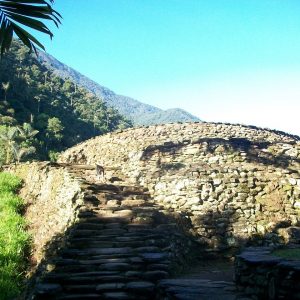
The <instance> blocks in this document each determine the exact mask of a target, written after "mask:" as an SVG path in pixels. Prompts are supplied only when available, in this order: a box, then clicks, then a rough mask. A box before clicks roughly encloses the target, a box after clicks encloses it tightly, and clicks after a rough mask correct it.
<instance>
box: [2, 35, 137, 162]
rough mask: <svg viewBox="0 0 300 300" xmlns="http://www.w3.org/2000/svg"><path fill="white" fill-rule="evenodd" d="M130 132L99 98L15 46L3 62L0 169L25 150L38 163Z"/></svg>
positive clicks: (126, 123) (126, 124)
mask: <svg viewBox="0 0 300 300" xmlns="http://www.w3.org/2000/svg"><path fill="white" fill-rule="evenodd" d="M131 126H132V122H131V121H130V120H128V119H127V118H125V117H124V116H123V115H121V114H120V113H119V112H118V111H117V110H116V109H114V108H112V107H108V105H107V104H106V103H104V102H103V101H102V100H101V99H100V98H99V97H97V96H95V95H94V94H92V93H91V92H90V91H88V90H87V89H85V88H83V87H78V85H76V84H75V83H73V82H72V81H71V80H68V79H63V78H61V77H59V76H57V75H55V74H54V73H53V72H51V71H50V70H49V69H48V68H46V67H45V66H44V65H43V64H42V63H41V62H40V61H39V60H37V58H36V56H35V55H34V54H30V53H28V49H27V48H26V47H25V46H23V45H22V44H21V43H20V42H18V41H17V40H13V43H12V46H11V49H10V51H9V52H7V53H6V54H5V55H4V56H3V58H2V59H1V60H0V165H1V163H3V162H6V163H9V162H11V161H13V159H14V157H15V158H16V159H18V158H19V156H20V155H21V154H22V153H24V149H27V153H28V155H29V154H30V153H29V152H31V154H32V155H31V157H32V158H34V159H37V158H39V159H48V158H49V156H50V158H51V155H52V157H53V158H54V156H55V155H56V153H57V152H59V151H62V150H64V149H66V148H69V147H71V146H73V145H75V144H77V143H80V142H82V141H84V140H86V139H89V138H92V137H95V136H97V135H100V134H104V133H107V132H110V131H114V130H117V129H124V128H127V127H131ZM17 148H18V149H17ZM33 149H34V150H33ZM16 151H18V155H19V156H18V155H17V154H16ZM33 151H35V153H33ZM23 156H24V155H23Z"/></svg>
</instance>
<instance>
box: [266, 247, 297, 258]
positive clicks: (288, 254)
mask: <svg viewBox="0 0 300 300" xmlns="http://www.w3.org/2000/svg"><path fill="white" fill-rule="evenodd" d="M272 254H273V255H275V256H279V257H282V258H286V259H300V249H277V250H275V251H274V252H273V253H272Z"/></svg>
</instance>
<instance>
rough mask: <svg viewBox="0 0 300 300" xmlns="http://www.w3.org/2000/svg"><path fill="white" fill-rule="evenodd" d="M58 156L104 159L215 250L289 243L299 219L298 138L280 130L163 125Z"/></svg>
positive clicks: (115, 172) (88, 160)
mask: <svg viewBox="0 0 300 300" xmlns="http://www.w3.org/2000/svg"><path fill="white" fill-rule="evenodd" d="M60 161H61V162H73V163H87V164H95V163H100V164H102V165H103V166H104V167H105V168H106V169H107V170H110V172H111V175H112V176H118V177H122V178H125V179H127V180H129V181H131V182H134V183H138V184H141V185H143V186H145V187H147V188H149V190H150V192H151V194H152V196H153V197H154V198H155V200H156V201H157V202H159V203H160V204H163V205H164V207H165V208H168V209H169V210H173V211H175V212H178V213H180V214H182V215H184V216H185V218H186V220H187V223H189V224H190V232H191V233H192V234H193V235H194V236H195V238H196V239H197V240H198V241H199V242H200V243H202V244H204V245H207V246H209V248H210V249H216V250H221V249H226V248H228V247H232V246H238V245H240V243H243V242H244V243H246V242H248V241H249V240H250V241H254V240H256V241H257V242H258V243H265V244H268V245H274V244H278V243H282V242H288V241H289V240H290V239H292V238H293V237H292V236H291V235H290V234H289V232H290V230H289V227H290V226H298V225H299V220H300V219H299V216H300V174H299V166H300V142H299V138H298V137H295V136H290V135H287V134H284V133H281V132H274V131H270V130H263V129H258V128H255V127H247V126H241V125H228V124H214V123H186V124H167V125H157V126H150V127H147V128H144V127H143V128H137V129H129V130H125V131H123V132H116V133H111V134H107V135H104V136H100V137H97V138H95V139H92V140H89V141H87V142H85V143H82V144H79V145H77V146H75V147H73V148H71V149H69V150H67V151H66V152H64V153H63V154H62V155H61V157H60Z"/></svg>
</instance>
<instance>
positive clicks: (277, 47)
mask: <svg viewBox="0 0 300 300" xmlns="http://www.w3.org/2000/svg"><path fill="white" fill-rule="evenodd" d="M55 9H57V10H58V11H59V12H60V13H61V14H62V16H63V18H64V20H63V24H62V26H61V27H60V28H59V29H54V30H53V31H54V39H53V41H52V42H50V41H49V39H47V38H46V37H44V36H41V35H38V36H39V37H40V39H41V40H42V41H43V42H44V44H45V46H46V48H47V51H48V52H49V53H50V54H52V55H53V56H55V57H56V58H57V59H59V60H60V61H62V62H64V63H66V64H68V65H69V66H71V67H73V68H74V69H76V70H78V71H80V72H81V73H82V74H84V75H86V76H88V77H90V78H91V79H93V80H95V81H96V82H98V83H100V84H101V85H104V86H106V87H108V88H110V89H111V90H113V91H115V92H116V93H119V94H123V95H126V96H130V97H133V98H136V99H137V100H140V101H142V102H145V103H149V104H152V105H155V106H158V107H160V108H163V109H166V108H172V107H181V108H183V109H186V110H187V111H189V112H191V113H193V114H194V115H196V116H198V117H199V118H201V119H202V120H205V121H220V122H231V123H242V124H251V125H257V126H262V127H268V128H271V129H278V130H283V131H287V132H289V133H293V134H298V135H300V126H299V125H300V1H299V0H76V1H74V0H56V1H55Z"/></svg>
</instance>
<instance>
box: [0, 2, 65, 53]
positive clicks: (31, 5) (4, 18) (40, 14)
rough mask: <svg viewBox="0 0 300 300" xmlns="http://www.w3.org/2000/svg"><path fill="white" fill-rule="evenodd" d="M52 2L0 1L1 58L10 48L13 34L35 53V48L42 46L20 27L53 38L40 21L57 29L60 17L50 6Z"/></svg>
mask: <svg viewBox="0 0 300 300" xmlns="http://www.w3.org/2000/svg"><path fill="white" fill-rule="evenodd" d="M53 3H54V0H49V1H46V0H14V1H13V0H0V51H1V56H3V54H4V52H6V51H8V49H9V48H10V45H11V42H12V38H13V34H14V33H15V34H16V35H17V36H18V37H19V38H20V40H21V41H22V42H23V43H24V44H25V45H26V46H27V47H28V48H29V49H30V50H34V51H35V52H36V46H38V47H40V48H42V49H43V50H45V48H44V46H43V45H42V44H41V43H40V42H39V41H38V40H37V39H36V38H35V37H34V36H33V35H31V34H30V33H29V32H28V31H26V30H25V29H24V28H22V27H21V26H22V25H23V26H25V27H29V28H31V29H34V30H37V31H40V32H43V33H45V34H47V35H49V36H50V38H52V37H53V33H52V32H51V31H50V30H49V28H48V27H47V26H46V25H45V24H44V23H43V22H42V21H41V20H50V21H51V22H53V23H54V24H55V25H56V26H57V27H58V25H59V24H60V23H61V18H62V17H61V15H60V14H59V13H58V12H57V11H55V10H54V9H53V8H52V6H51V5H53Z"/></svg>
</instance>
